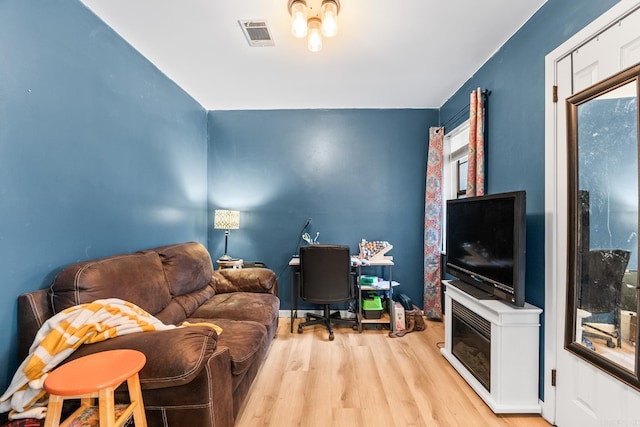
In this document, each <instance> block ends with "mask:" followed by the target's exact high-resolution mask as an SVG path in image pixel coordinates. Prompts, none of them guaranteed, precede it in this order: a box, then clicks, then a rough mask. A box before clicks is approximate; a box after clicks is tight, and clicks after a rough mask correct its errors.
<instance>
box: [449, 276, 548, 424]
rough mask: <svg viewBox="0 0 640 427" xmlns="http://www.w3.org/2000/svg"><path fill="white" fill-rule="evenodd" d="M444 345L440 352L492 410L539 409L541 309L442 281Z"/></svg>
mask: <svg viewBox="0 0 640 427" xmlns="http://www.w3.org/2000/svg"><path fill="white" fill-rule="evenodd" d="M442 283H443V284H444V285H445V286H446V292H445V323H444V336H445V337H444V339H445V345H444V347H443V348H442V349H441V350H440V351H441V352H442V355H443V356H444V357H445V358H446V359H447V360H448V361H449V363H451V365H452V366H453V367H454V368H455V370H456V371H458V373H459V374H460V376H462V378H464V380H465V381H466V382H467V383H469V385H470V386H471V388H473V390H474V391H475V392H476V393H478V395H479V396H480V397H481V398H482V400H484V401H485V403H486V404H487V405H488V406H489V407H490V408H491V410H492V411H493V412H495V413H496V414H499V413H522V414H524V413H540V412H541V410H542V408H541V406H540V402H539V399H538V381H539V369H540V367H539V355H538V350H539V334H540V314H541V313H542V310H541V309H539V308H538V307H535V306H533V305H531V304H526V303H525V305H524V307H516V306H515V305H512V304H509V303H507V302H505V301H502V300H481V299H477V298H474V297H473V296H471V295H469V294H467V293H466V292H464V291H462V290H461V289H459V288H458V282H457V281H449V280H443V281H442Z"/></svg>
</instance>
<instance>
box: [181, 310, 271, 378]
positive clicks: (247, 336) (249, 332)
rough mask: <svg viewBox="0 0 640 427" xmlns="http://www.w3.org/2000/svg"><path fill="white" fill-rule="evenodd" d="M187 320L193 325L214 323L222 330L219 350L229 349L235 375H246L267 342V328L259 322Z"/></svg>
mask: <svg viewBox="0 0 640 427" xmlns="http://www.w3.org/2000/svg"><path fill="white" fill-rule="evenodd" d="M187 320H188V321H189V322H192V323H198V322H209V323H214V324H216V325H218V326H220V327H221V328H222V333H221V334H220V335H218V341H217V345H218V348H221V347H227V348H229V353H230V354H231V373H232V374H233V375H242V374H244V373H245V372H246V371H247V369H249V367H251V365H252V364H253V363H254V362H256V358H258V357H260V355H261V354H262V349H263V347H264V346H265V344H266V342H267V328H266V327H265V326H263V325H261V324H260V323H257V322H246V321H239V320H230V319H210V318H196V317H192V318H189V319H187ZM258 363H260V361H258Z"/></svg>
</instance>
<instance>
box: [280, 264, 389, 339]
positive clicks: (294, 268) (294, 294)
mask: <svg viewBox="0 0 640 427" xmlns="http://www.w3.org/2000/svg"><path fill="white" fill-rule="evenodd" d="M393 265H394V264H393V261H392V260H389V259H381V260H371V261H367V262H366V264H362V263H360V262H354V263H352V267H353V268H355V269H356V270H357V276H358V314H357V315H358V330H359V331H360V332H362V323H363V322H362V304H361V292H362V291H364V290H376V289H377V288H374V287H373V286H360V284H359V278H360V276H361V275H362V268H367V267H387V268H388V269H389V272H388V276H389V277H388V280H389V283H390V284H391V283H392V271H391V269H392V267H393ZM289 268H291V276H290V282H291V314H290V316H289V317H290V323H291V333H293V321H294V319H297V318H298V296H299V289H300V258H298V257H293V258H291V260H290V261H289ZM377 290H382V289H377ZM384 290H385V291H386V290H387V289H384ZM388 291H389V301H388V310H389V317H390V319H389V322H388V323H389V328H390V329H391V330H392V331H393V330H395V316H394V314H393V299H392V296H393V286H389V289H388ZM364 323H387V321H386V320H367V321H365V322H364Z"/></svg>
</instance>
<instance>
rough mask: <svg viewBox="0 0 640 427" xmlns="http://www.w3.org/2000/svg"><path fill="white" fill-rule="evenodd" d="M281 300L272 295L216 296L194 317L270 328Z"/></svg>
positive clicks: (200, 308) (246, 293)
mask: <svg viewBox="0 0 640 427" xmlns="http://www.w3.org/2000/svg"><path fill="white" fill-rule="evenodd" d="M279 308H280V300H279V299H278V297H277V296H275V295H272V294H260V293H255V294H254V293H249V292H232V293H228V294H216V295H215V296H213V297H211V298H210V299H209V300H207V301H206V302H204V303H203V304H202V305H201V306H200V307H198V309H197V310H196V311H194V312H193V314H192V316H194V317H201V318H209V319H218V318H223V319H234V320H249V321H254V322H258V323H260V324H261V325H264V326H269V325H272V324H273V323H274V316H277V315H278V310H279Z"/></svg>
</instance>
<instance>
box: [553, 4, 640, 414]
mask: <svg viewBox="0 0 640 427" xmlns="http://www.w3.org/2000/svg"><path fill="white" fill-rule="evenodd" d="M621 3H622V4H621V5H618V6H617V7H614V8H613V9H612V11H613V10H614V9H615V11H614V13H613V14H612V13H609V12H608V13H607V14H605V16H604V18H605V19H611V18H613V19H611V20H610V21H609V22H605V23H604V24H603V22H602V20H600V21H599V22H598V23H597V25H594V26H591V28H595V29H596V30H595V31H594V32H593V33H592V34H591V36H595V37H594V38H592V39H591V36H588V37H587V38H584V39H583V41H580V40H576V39H575V38H573V39H572V40H571V41H570V42H568V43H578V44H576V45H574V46H569V47H568V48H569V49H570V50H569V51H567V53H566V54H563V53H562V52H561V50H560V55H561V56H558V57H556V58H551V59H552V60H553V62H554V65H553V68H554V70H553V72H554V74H555V79H554V80H555V84H556V85H557V91H558V92H557V93H558V96H557V98H558V102H557V103H555V105H554V106H553V107H552V108H553V109H554V110H555V111H554V112H553V118H552V120H553V124H552V125H551V127H552V130H551V133H552V134H549V133H548V134H547V149H548V150H549V149H551V150H552V151H553V153H551V154H550V153H547V155H546V160H545V161H546V162H547V173H546V181H547V182H546V203H547V205H548V206H547V208H548V209H547V211H548V212H547V214H548V215H547V223H546V239H547V242H546V263H547V265H546V269H547V275H546V278H547V281H551V283H552V284H551V285H549V284H548V286H547V292H548V294H547V301H551V300H550V299H551V298H554V301H553V302H552V303H550V304H549V305H547V312H548V313H549V311H550V310H553V311H554V314H555V319H553V317H551V318H550V320H552V322H551V323H555V326H552V327H555V331H552V333H551V334H549V332H551V331H549V329H547V330H546V331H547V340H554V341H555V342H554V343H553V344H552V343H549V344H551V346H552V347H554V351H555V357H556V359H555V369H556V372H557V376H556V388H555V402H554V404H555V417H553V416H549V415H550V414H546V415H545V417H546V418H547V419H550V420H551V421H555V424H556V425H557V426H558V427H573V426H580V427H591V426H592V427H603V426H628V427H631V426H640V409H639V408H640V392H638V391H636V390H634V389H632V388H631V387H629V386H627V385H625V384H624V383H622V382H621V381H619V380H617V379H615V378H613V377H612V376H610V375H609V374H607V373H606V372H604V371H602V370H600V369H598V368H596V367H594V366H593V365H591V364H590V363H588V362H585V361H584V360H582V359H580V358H578V357H577V356H575V355H574V354H572V353H569V352H568V351H567V350H565V349H564V328H565V306H566V283H567V277H566V271H567V265H566V254H567V242H566V239H567V169H566V165H567V155H566V147H567V145H566V115H565V113H566V111H565V99H566V98H567V97H569V96H570V95H572V94H573V93H576V92H579V91H580V90H582V89H585V88H587V87H589V86H591V85H592V84H594V83H596V82H598V81H601V80H603V79H605V78H607V77H609V76H611V75H613V74H615V73H617V72H618V71H620V70H622V69H625V68H627V67H629V66H631V65H634V64H637V63H639V62H640V9H637V10H636V11H635V12H633V13H632V14H631V15H628V16H625V15H626V14H627V13H628V11H629V10H633V9H635V8H637V7H639V6H640V4H637V1H636V2H630V1H626V2H624V1H623V2H621ZM633 3H636V4H633ZM616 14H617V15H616ZM622 16H625V17H624V18H623V19H620V17H622ZM610 24H613V25H610ZM603 29H604V31H603ZM583 37H584V35H583ZM589 39H590V40H589ZM584 42H586V43H584ZM583 43H584V44H583ZM563 46H564V45H563ZM554 52H556V51H554ZM552 55H553V54H551V55H550V56H552ZM549 59H550V58H549V56H548V57H547V60H548V62H549ZM547 68H548V69H547V72H549V67H547ZM547 108H549V107H547ZM547 118H548V119H549V118H550V117H549V114H547ZM547 129H548V130H549V126H547ZM549 139H553V140H554V141H555V144H549ZM550 163H552V164H550ZM550 169H553V170H550ZM547 356H548V357H547V358H546V359H545V360H546V361H547V365H549V361H550V359H551V357H549V354H548V353H547ZM551 361H552V363H551V365H552V366H551V367H553V360H551ZM549 386H551V384H545V387H549ZM549 396H553V393H545V400H546V398H547V397H549ZM550 406H552V407H553V404H552V405H550ZM551 418H555V419H551Z"/></svg>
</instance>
